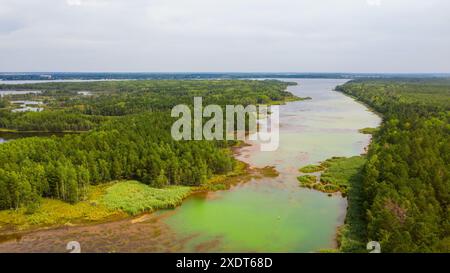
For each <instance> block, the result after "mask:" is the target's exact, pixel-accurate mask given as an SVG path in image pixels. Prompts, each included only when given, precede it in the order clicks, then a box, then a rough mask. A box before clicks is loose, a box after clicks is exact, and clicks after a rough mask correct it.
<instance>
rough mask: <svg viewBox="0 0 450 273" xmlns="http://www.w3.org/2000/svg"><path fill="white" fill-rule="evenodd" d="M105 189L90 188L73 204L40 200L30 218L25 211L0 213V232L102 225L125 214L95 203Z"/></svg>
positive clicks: (103, 187) (45, 199) (102, 187)
mask: <svg viewBox="0 0 450 273" xmlns="http://www.w3.org/2000/svg"><path fill="white" fill-rule="evenodd" d="M108 186H110V184H108V185H101V186H95V187H91V189H90V194H89V198H88V199H87V200H85V201H81V202H78V203H76V204H69V203H66V202H63V201H60V200H55V199H48V198H43V199H42V201H41V204H40V206H39V207H38V208H37V209H36V211H34V212H33V213H32V214H28V213H27V209H26V208H20V209H17V210H2V211H0V230H5V229H7V230H13V231H14V230H19V231H20V230H27V229H32V228H39V227H54V226H63V225H72V224H77V223H89V222H99V221H105V220H107V219H112V218H115V217H122V216H124V215H125V214H124V213H123V212H121V211H117V210H111V209H109V208H107V207H106V206H104V205H102V204H100V203H99V202H98V198H99V197H100V196H102V195H103V193H104V190H105V188H106V187H108Z"/></svg>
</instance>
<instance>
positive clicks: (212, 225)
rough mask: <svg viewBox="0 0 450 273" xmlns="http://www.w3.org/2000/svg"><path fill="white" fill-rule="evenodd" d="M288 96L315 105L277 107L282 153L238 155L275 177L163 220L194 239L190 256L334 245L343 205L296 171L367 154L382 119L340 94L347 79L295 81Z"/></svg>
mask: <svg viewBox="0 0 450 273" xmlns="http://www.w3.org/2000/svg"><path fill="white" fill-rule="evenodd" d="M296 82H298V83H299V85H298V86H291V87H289V91H291V92H292V93H294V94H295V95H298V96H301V97H307V96H309V97H311V98H312V100H307V101H299V102H292V103H288V104H287V105H284V106H281V107H280V147H279V149H278V150H277V151H275V152H260V151H259V148H258V144H257V143H256V144H254V145H253V146H251V147H246V148H243V149H242V150H241V155H240V156H239V159H241V160H244V161H246V162H248V163H250V164H251V165H252V166H258V167H264V166H269V165H270V166H275V167H276V169H277V170H278V171H279V172H280V176H279V177H276V178H264V179H260V180H253V181H251V182H249V183H246V184H242V185H239V186H237V187H235V188H233V189H232V190H230V191H221V192H215V193H209V194H207V195H206V196H203V197H201V198H200V197H193V198H190V199H188V200H187V201H185V202H184V203H183V205H182V206H181V207H179V208H178V209H176V210H175V213H174V214H173V215H172V216H171V217H168V218H166V219H165V220H164V221H165V222H166V223H167V224H168V225H169V226H170V227H171V228H172V229H173V230H174V231H176V233H177V234H180V236H186V237H193V238H192V240H191V241H190V242H189V243H188V244H187V245H186V248H185V249H184V250H186V251H197V250H200V251H214V252H216V251H244V252H246V251H260V252H265V251H268V252H310V251H317V250H319V249H323V248H331V247H333V246H334V245H335V233H336V228H337V227H338V226H339V225H341V224H343V220H344V217H345V209H346V200H345V199H344V198H342V197H340V196H339V195H334V196H333V197H328V196H327V195H326V194H323V193H320V192H317V191H314V190H309V189H303V188H300V187H299V186H298V181H297V179H296V177H297V176H298V171H297V170H298V168H299V167H301V166H304V165H307V164H310V163H317V162H319V161H322V160H325V159H327V158H329V157H332V156H352V155H358V154H360V153H362V152H364V148H365V147H366V146H367V144H368V143H369V141H370V136H368V135H363V134H360V133H358V129H361V128H364V127H376V126H377V125H378V123H379V118H378V117H377V116H376V115H375V114H373V113H371V112H369V111H367V109H366V108H365V107H364V106H363V105H361V104H358V103H356V102H355V101H354V100H353V99H351V98H349V97H346V96H344V95H342V94H341V93H338V92H334V91H331V90H332V89H333V88H334V87H335V86H336V85H338V84H342V83H344V82H345V81H342V80H322V79H321V80H298V81H296Z"/></svg>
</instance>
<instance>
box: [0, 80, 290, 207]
mask: <svg viewBox="0 0 450 273" xmlns="http://www.w3.org/2000/svg"><path fill="white" fill-rule="evenodd" d="M286 86H287V84H286V83H282V82H278V81H235V80H221V81H200V80H196V81H167V80H164V81H124V82H121V81H111V82H89V83H51V84H49V83H43V84H29V85H24V86H14V88H15V89H21V88H23V89H24V90H25V89H26V90H30V89H37V90H41V91H43V92H42V93H41V94H32V95H31V94H27V95H19V97H20V96H24V97H27V98H28V99H30V98H31V99H33V100H41V101H44V102H45V104H46V106H45V107H46V108H45V110H44V111H43V112H38V113H32V112H27V113H11V112H9V111H8V110H9V109H3V110H2V111H0V127H1V128H6V129H14V130H23V131H29V130H32V131H55V132H61V131H66V130H70V131H88V132H85V133H79V134H67V135H65V136H64V137H56V136H54V137H29V138H23V139H17V140H14V141H10V142H7V143H5V144H1V145H0V209H10V208H12V209H17V208H20V207H26V209H27V211H29V213H32V212H33V211H34V210H35V209H36V208H37V207H39V204H40V200H41V198H45V197H48V198H55V199H59V200H63V201H66V202H69V203H76V202H79V201H81V200H84V199H85V198H86V195H87V193H88V188H89V186H90V185H98V184H102V183H106V182H110V181H114V180H137V181H140V182H142V183H144V184H147V185H150V186H152V187H155V188H162V187H165V186H168V185H184V186H199V185H202V184H203V183H205V182H206V180H207V179H208V178H210V177H211V176H212V175H218V174H226V173H227V172H230V171H232V170H233V168H234V166H235V164H236V162H235V160H234V158H233V157H232V155H231V153H230V152H229V150H228V149H227V148H228V147H230V146H232V145H234V144H236V143H235V142H234V141H175V140H173V139H172V137H171V135H170V127H171V125H172V123H173V121H174V119H173V118H171V117H170V111H168V110H169V109H170V108H171V107H172V106H174V105H176V104H179V103H185V104H188V105H189V104H192V103H193V97H194V96H203V98H204V101H206V103H215V104H222V105H223V104H230V103H237V104H243V105H247V104H250V103H255V104H257V103H282V102H284V101H288V100H293V99H296V97H294V96H293V95H292V94H291V93H288V92H286V91H284V90H285V88H286ZM1 88H10V86H7V85H6V86H5V85H4V86H1ZM79 91H89V92H92V95H91V96H85V95H80V94H78V92H79ZM6 99H12V98H11V96H9V97H8V96H7V97H6ZM14 99H17V98H14Z"/></svg>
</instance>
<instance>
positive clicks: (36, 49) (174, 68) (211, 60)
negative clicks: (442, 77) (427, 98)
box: [0, 0, 450, 72]
mask: <svg viewBox="0 0 450 273" xmlns="http://www.w3.org/2000/svg"><path fill="white" fill-rule="evenodd" d="M0 71H3V72H6V71H124V72H127V71H130V72H133V71H143V72H178V71H186V72H200V71H204V72H213V71H214V72H230V71H241V72H263V71H266V72H450V1H448V0H339V1H337V0H128V1H127V0H40V1H32V0H26V1H25V0H0Z"/></svg>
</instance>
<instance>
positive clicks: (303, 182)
mask: <svg viewBox="0 0 450 273" xmlns="http://www.w3.org/2000/svg"><path fill="white" fill-rule="evenodd" d="M297 180H298V182H299V183H300V186H302V187H305V188H312V187H313V186H314V184H316V182H317V176H315V175H302V176H299V177H297Z"/></svg>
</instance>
